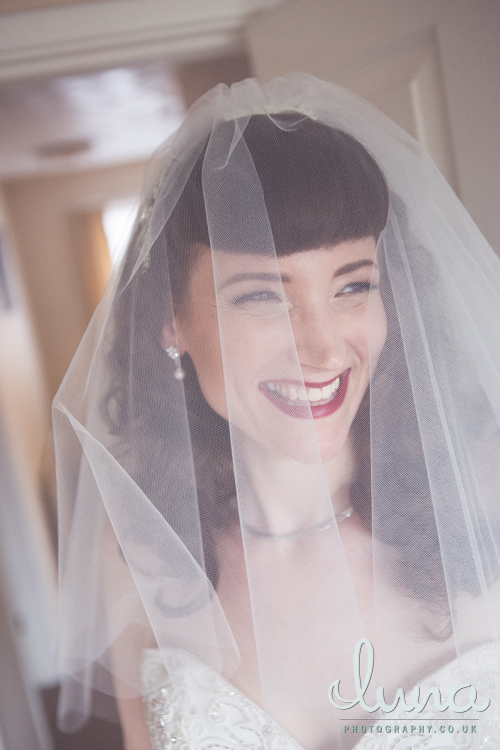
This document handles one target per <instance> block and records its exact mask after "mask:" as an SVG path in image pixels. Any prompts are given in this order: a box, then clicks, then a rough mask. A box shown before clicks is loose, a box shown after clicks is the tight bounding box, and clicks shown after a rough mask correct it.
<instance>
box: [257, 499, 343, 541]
mask: <svg viewBox="0 0 500 750" xmlns="http://www.w3.org/2000/svg"><path fill="white" fill-rule="evenodd" d="M353 513H354V508H353V507H352V505H349V506H348V507H347V508H346V509H345V510H343V511H342V512H341V513H339V514H338V515H336V516H335V521H326V522H323V523H317V524H315V525H314V526H310V527H309V528H308V529H304V530H303V531H292V532H290V533H289V534H272V533H271V532H269V531H261V530H260V529H256V528H255V526H250V525H249V524H247V523H245V524H243V528H244V529H245V530H246V531H248V532H249V533H250V534H252V536H256V537H259V539H274V540H275V541H292V540H294V539H307V537H309V536H312V535H313V534H319V532H320V531H326V530H327V529H331V528H332V526H335V524H336V523H340V522H341V521H345V520H346V518H350V516H352V514H353Z"/></svg>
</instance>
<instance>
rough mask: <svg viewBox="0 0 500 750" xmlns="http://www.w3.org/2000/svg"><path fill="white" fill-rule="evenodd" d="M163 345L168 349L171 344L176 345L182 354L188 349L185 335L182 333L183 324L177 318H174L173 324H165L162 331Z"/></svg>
mask: <svg viewBox="0 0 500 750" xmlns="http://www.w3.org/2000/svg"><path fill="white" fill-rule="evenodd" d="M161 345H162V348H163V349H168V347H169V346H176V347H177V349H178V350H179V353H180V354H181V355H182V354H184V352H185V351H186V348H187V347H186V345H185V343H184V336H183V335H182V326H181V325H180V324H179V321H178V320H177V318H174V324H173V325H172V324H171V323H168V324H166V325H164V326H163V328H162V332H161Z"/></svg>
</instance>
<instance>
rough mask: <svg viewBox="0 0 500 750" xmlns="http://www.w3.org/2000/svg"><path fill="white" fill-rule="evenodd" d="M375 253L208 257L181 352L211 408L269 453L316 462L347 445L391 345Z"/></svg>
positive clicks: (185, 322) (343, 250)
mask: <svg viewBox="0 0 500 750" xmlns="http://www.w3.org/2000/svg"><path fill="white" fill-rule="evenodd" d="M375 248H376V243H375V239H374V238H373V237H366V238H364V239H360V240H349V241H346V242H342V243H340V244H339V245H336V246H334V247H324V248H320V249H318V250H305V251H303V252H298V253H294V254H292V255H288V256H284V257H279V258H277V259H276V258H269V257H266V256H260V255H250V254H248V255H246V254H237V253H224V252H214V253H213V255H212V253H211V252H210V250H209V249H208V248H205V249H203V250H202V251H201V253H200V257H199V259H198V261H197V264H196V266H195V268H194V270H193V272H192V276H191V279H190V285H189V297H188V300H187V302H186V304H185V305H184V307H183V311H182V313H181V314H180V315H178V316H177V317H176V330H177V335H178V341H179V346H180V349H181V352H182V353H183V352H185V351H187V352H189V354H190V356H191V359H192V360H193V363H194V366H195V368H196V372H197V375H198V380H199V383H200V387H201V390H202V392H203V395H204V396H205V398H206V400H207V401H208V403H209V404H210V406H211V407H212V408H213V409H214V410H215V411H216V412H217V413H218V414H219V415H220V416H222V417H224V418H225V419H227V420H229V422H230V423H231V424H232V425H234V426H236V427H237V428H239V430H240V431H241V432H242V433H244V435H246V436H247V437H248V438H250V439H252V440H253V441H255V442H256V443H257V444H258V445H260V446H261V447H264V448H265V449H267V450H270V451H272V452H276V451H277V452H278V453H279V454H281V455H286V456H289V457H293V458H295V459H297V460H299V461H303V462H307V463H309V462H315V461H317V460H318V456H321V459H322V460H323V461H327V460H329V459H330V458H333V456H335V454H336V453H337V452H338V451H339V450H340V449H341V448H342V447H343V445H344V444H345V442H346V439H347V436H348V433H349V429H350V427H351V424H352V422H353V419H354V417H355V415H356V412H357V411H358V408H359V405H360V402H361V399H362V398H363V396H364V394H365V391H366V389H367V387H368V383H369V378H370V369H372V370H373V368H374V367H375V364H376V361H377V359H378V356H379V354H380V352H381V350H382V347H383V345H384V342H385V338H386V319H385V313H384V309H383V305H382V301H381V299H380V294H379V291H378V280H379V271H378V268H377V264H376V258H375ZM223 363H224V364H223ZM318 449H319V454H318Z"/></svg>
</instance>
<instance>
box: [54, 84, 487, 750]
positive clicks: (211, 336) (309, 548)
mask: <svg viewBox="0 0 500 750" xmlns="http://www.w3.org/2000/svg"><path fill="white" fill-rule="evenodd" d="M160 167H161V169H160V171H159V172H158V171H157V173H156V175H155V176H154V177H153V179H152V183H153V187H152V188H151V190H150V191H149V193H148V195H147V196H146V199H145V201H144V204H143V208H142V210H141V214H140V217H139V221H138V223H137V225H136V229H135V234H134V237H133V239H132V242H131V245H130V248H129V252H128V255H127V258H126V260H125V262H124V265H123V268H122V269H121V271H120V273H119V277H118V279H117V282H116V285H115V286H114V287H113V288H111V289H110V290H109V292H108V295H107V297H106V298H105V300H103V302H102V303H101V306H100V308H99V311H98V313H97V314H96V316H95V318H94V320H93V322H92V324H91V327H90V329H89V331H88V333H87V335H86V337H85V339H84V341H83V342H82V345H81V347H80V349H79V352H78V354H77V356H76V358H75V360H74V362H73V364H72V366H71V368H70V371H69V373H68V375H67V378H66V380H65V382H64V383H63V386H62V388H61V391H60V393H59V395H58V397H57V399H56V403H55V421H56V429H57V432H58V435H59V442H58V465H59V481H60V490H61V567H62V579H61V580H62V617H63V641H62V648H61V655H62V666H63V672H64V674H65V675H66V677H67V679H66V684H65V689H64V690H63V698H62V701H61V706H60V716H61V723H62V725H63V726H65V727H66V728H69V729H71V728H74V727H75V726H78V723H79V722H81V720H82V717H85V716H86V715H88V713H89V712H90V710H91V706H90V703H89V688H90V687H96V688H97V689H99V690H102V691H103V692H115V693H116V695H117V698H118V706H119V711H120V716H121V720H122V726H123V729H124V736H125V740H126V746H127V748H130V749H131V750H135V749H136V748H138V749H139V748H148V747H149V743H150V742H151V743H152V747H153V748H154V749H156V748H166V747H171V746H172V745H176V744H177V745H180V746H182V747H185V748H231V749H233V748H240V747H259V748H260V747H262V748H275V747H276V748H278V747H279V748H297V747H299V748H300V747H302V748H307V749H309V748H311V750H313V749H314V750H318V749H319V748H332V747H333V748H343V747H351V746H353V745H354V744H356V742H359V743H360V747H381V748H389V747H396V746H397V747H398V748H409V747H415V746H420V745H422V746H423V745H424V743H425V745H426V746H429V747H444V745H443V733H446V743H447V744H446V747H453V746H458V747H475V748H476V747H477V748H486V747H500V733H499V729H498V727H497V725H496V723H495V717H497V718H498V716H499V713H498V696H499V692H500V677H499V667H498V664H499V662H498V654H497V651H496V640H495V639H496V638H497V623H498V621H499V620H498V614H499V584H498V566H499V560H500V555H499V540H500V533H499V531H500V530H499V520H500V519H499V512H498V509H497V502H496V500H497V487H498V482H497V476H498V469H497V461H496V456H497V451H498V446H499V431H498V415H499V413H500V410H499V407H500V397H499V395H498V394H499V393H500V389H499V387H498V385H499V371H500V352H498V346H497V343H496V338H495V334H494V326H492V321H498V320H500V304H499V298H498V288H499V284H498V282H499V281H500V272H499V268H498V260H497V259H496V257H494V256H493V254H492V252H491V250H490V249H489V248H488V247H487V246H486V243H485V241H484V240H483V238H482V237H481V236H480V235H479V233H478V231H477V230H476V229H475V227H474V226H473V225H472V223H471V221H470V219H469V218H468V216H467V215H466V213H465V211H464V209H463V208H462V207H461V205H460V204H459V202H458V201H457V199H456V198H455V196H454V195H453V194H452V192H451V190H450V189H449V188H448V186H447V185H446V183H445V182H444V181H443V180H442V178H440V176H439V175H438V174H437V172H436V170H435V168H434V167H433V165H432V163H431V162H430V160H429V159H428V157H426V156H425V155H423V154H422V152H421V149H420V147H419V146H418V145H417V144H416V143H415V142H414V141H413V140H412V139H411V138H410V137H409V136H407V135H406V134H404V133H403V132H402V131H401V130H400V129H399V128H397V126H395V125H393V124H392V123H390V122H389V121H387V119H386V118H385V117H384V116H383V115H381V114H380V113H377V112H376V111H375V110H373V109H372V108H371V107H369V106H368V105H366V104H364V103H363V102H361V101H360V100H358V99H356V98H355V97H354V96H352V95H351V94H348V93H347V92H344V91H342V90H341V89H339V88H337V87H334V86H331V85H330V84H326V83H322V82H320V81H316V80H315V79H312V78H309V77H308V76H303V75H297V74H296V75H293V76H289V77H288V78H284V79H276V80H275V81H272V82H271V83H270V84H268V86H266V87H265V89H263V90H261V89H260V88H259V87H258V85H257V84H256V83H255V82H253V81H245V82H243V83H241V84H237V85H235V86H233V87H232V88H231V89H230V90H229V89H227V88H225V87H219V88H217V89H215V90H214V91H213V92H211V93H209V94H208V95H207V96H206V97H203V98H202V99H201V100H200V101H199V102H198V103H197V104H196V105H195V106H194V107H193V108H192V110H190V112H189V113H188V116H187V118H186V121H185V124H184V125H183V127H182V128H181V130H180V131H179V133H178V134H177V136H176V137H175V138H174V140H173V142H172V143H171V144H170V145H169V147H168V149H167V151H166V153H165V154H164V155H162V156H161V157H160ZM373 652H374V653H375V657H374V667H373V669H372V665H371V659H372V656H373ZM417 685H418V686H419V687H420V693H418V694H417V693H415V694H413V693H412V688H413V687H414V686H417ZM82 686H83V690H82ZM377 686H378V688H379V690H378V691H377V690H376V688H377ZM464 686H466V687H464ZM433 687H434V688H438V689H439V690H438V691H437V690H436V689H435V690H433V691H432V690H431V688H433ZM398 688H402V689H403V691H404V693H403V694H402V693H401V691H400V692H399V693H398V692H397V690H398ZM426 691H427V692H426ZM429 691H431V692H430V693H429V695H428V700H426V699H425V696H426V695H427V693H428V692H429ZM474 691H475V692H474ZM398 695H399V702H398V703H396V698H397V697H398ZM412 695H413V698H412ZM412 701H413V702H412ZM392 704H395V705H392ZM75 714H77V716H76V717H75ZM424 718H425V725H424ZM412 727H413V728H412ZM427 727H429V728H427ZM421 730H422V731H421ZM361 735H365V736H364V737H361ZM148 737H150V739H148ZM417 743H420V744H417ZM453 743H455V744H453ZM460 743H461V744H460Z"/></svg>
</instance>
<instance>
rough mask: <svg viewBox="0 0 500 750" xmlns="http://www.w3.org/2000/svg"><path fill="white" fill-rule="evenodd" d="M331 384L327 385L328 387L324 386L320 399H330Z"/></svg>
mask: <svg viewBox="0 0 500 750" xmlns="http://www.w3.org/2000/svg"><path fill="white" fill-rule="evenodd" d="M332 392H333V391H332V384H331V383H328V385H324V386H323V388H322V389H321V398H330V396H331V395H332Z"/></svg>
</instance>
